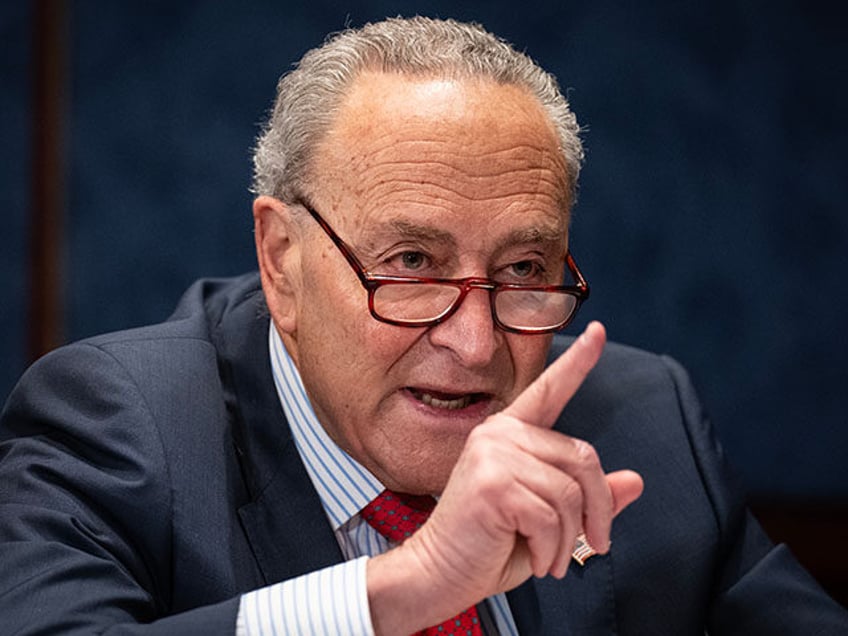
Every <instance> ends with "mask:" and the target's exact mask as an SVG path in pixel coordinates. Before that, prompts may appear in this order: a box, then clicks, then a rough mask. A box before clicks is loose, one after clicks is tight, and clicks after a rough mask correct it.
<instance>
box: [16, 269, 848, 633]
mask: <svg viewBox="0 0 848 636" xmlns="http://www.w3.org/2000/svg"><path fill="white" fill-rule="evenodd" d="M268 320H269V319H268V317H267V315H266V313H265V311H264V304H263V301H262V296H261V290H260V288H259V285H258V278H257V276H255V275H250V276H245V277H242V278H240V279H235V280H217V281H216V280H207V281H200V282H198V283H197V284H195V285H194V286H193V287H192V288H191V289H190V290H189V291H188V292H187V293H186V295H185V297H184V298H183V300H182V301H181V303H180V305H179V306H178V308H177V310H176V312H175V314H174V315H173V316H172V318H171V319H170V320H169V321H168V322H166V323H164V324H161V325H157V326H153V327H148V328H143V329H136V330H132V331H125V332H121V333H116V334H110V335H106V336H102V337H98V338H94V339H91V340H87V341H84V342H81V343H78V344H75V345H71V346H68V347H64V348H62V349H59V350H57V351H55V352H53V353H51V354H50V355H48V356H46V357H45V358H43V359H42V360H40V361H39V362H38V363H36V364H35V365H34V366H33V367H32V368H31V369H30V370H29V371H28V372H27V373H26V375H25V376H24V377H23V379H22V380H21V382H20V383H19V385H18V386H17V388H16V389H15V391H14V392H13V393H12V395H11V397H10V398H9V401H8V403H7V405H6V408H5V410H4V412H3V415H2V425H0V440H2V446H0V633H2V634H30V633H32V634H34V633H39V634H42V633H45V634H46V633H49V634H55V633H84V634H91V633H109V634H112V633H139V634H141V633H143V634H153V633H157V634H204V635H206V634H226V635H228V636H229V635H232V634H233V633H234V624H235V618H236V614H237V610H238V603H239V595H240V594H241V593H242V592H245V591H248V590H252V589H255V588H257V587H260V586H263V585H267V584H269V583H273V582H276V581H280V580H283V579H287V578H290V577H295V576H297V575H299V574H303V573H305V572H309V571H312V570H315V569H318V568H322V567H325V566H328V565H331V564H334V563H337V562H339V561H340V560H341V558H342V557H341V554H340V552H339V548H338V546H337V544H336V541H335V538H334V536H333V533H332V531H331V529H330V527H329V524H328V522H327V520H326V518H325V517H324V513H323V511H322V508H321V505H320V503H319V500H318V496H317V494H316V493H315V491H314V490H313V488H312V485H311V483H310V481H309V478H308V476H307V474H306V472H305V469H304V468H303V466H302V464H301V462H300V460H299V457H298V454H297V451H296V450H295V447H294V444H293V442H292V439H291V436H290V433H289V429H288V426H287V424H286V421H285V419H284V416H283V413H282V409H281V408H280V404H279V402H278V399H277V395H276V392H275V390H274V386H273V381H272V377H271V370H270V364H269V360H268V352H267V333H268V324H269V323H268ZM565 344H567V341H566V340H559V339H558V340H557V341H556V343H555V347H554V348H555V351H554V352H553V354H554V355H555V354H556V353H559V352H560V351H561V350H562V349H563V347H564V346H565ZM558 428H559V429H560V430H562V431H565V432H567V433H568V434H570V435H575V436H578V437H582V438H584V439H587V440H589V441H590V442H591V443H592V444H594V445H595V447H596V448H597V450H598V452H599V453H600V456H601V459H602V462H603V463H604V465H605V468H606V469H609V470H612V469H617V468H624V467H628V468H633V469H635V470H637V471H639V472H640V473H641V474H642V475H643V476H644V478H645V493H644V495H643V496H642V498H641V499H640V500H639V501H637V502H636V503H635V504H633V505H632V506H631V507H630V508H628V509H627V510H625V511H624V512H623V513H622V514H621V515H620V517H619V518H618V519H617V520H616V522H615V524H614V527H613V537H612V541H613V548H612V552H611V553H610V554H609V555H607V556H596V557H593V558H592V559H590V560H589V561H588V562H587V564H586V565H585V567H582V568H581V567H578V566H576V565H572V567H571V569H570V570H569V573H568V575H567V577H566V578H565V579H564V580H563V581H556V580H553V579H543V580H531V581H529V582H527V583H526V584H524V585H522V586H521V587H519V588H518V589H516V590H514V591H513V592H511V593H510V594H509V599H510V604H511V607H512V611H513V614H514V616H515V619H516V622H517V623H518V626H519V629H520V630H521V633H522V634H612V633H618V634H672V635H679V634H702V633H703V632H704V629H705V627H707V628H709V630H710V633H715V634H762V633H768V634H778V633H786V634H813V633H827V634H831V633H832V634H836V633H848V631H843V630H846V625H848V622H846V618H845V617H846V614H845V613H843V610H842V609H841V608H840V607H839V606H838V605H837V604H835V603H834V602H833V601H831V600H830V599H829V598H828V597H827V596H826V595H824V594H823V593H822V591H821V590H820V589H819V588H818V587H817V586H816V584H815V583H814V582H813V581H812V580H811V579H810V577H809V576H808V575H807V574H805V573H804V572H803V571H802V570H801V569H800V568H799V567H798V566H797V564H796V563H795V561H794V560H793V558H792V557H791V556H790V554H789V553H788V552H787V550H786V549H785V548H782V547H774V546H772V545H771V544H770V543H769V542H768V541H767V539H766V538H765V537H764V535H763V533H762V531H761V530H760V528H759V527H758V526H757V524H756V523H755V522H754V521H753V520H752V518H751V517H750V515H749V514H748V513H747V512H746V510H745V508H744V505H743V503H742V501H741V499H740V497H739V494H738V491H737V490H735V489H734V488H733V487H731V486H730V485H729V484H730V481H729V479H728V477H727V476H726V474H725V469H724V467H723V463H722V453H721V450H720V448H719V447H718V446H717V445H716V443H715V441H714V439H713V437H712V433H711V431H710V427H709V425H708V424H707V421H706V420H705V418H704V415H703V413H702V412H701V410H700V407H699V405H698V402H697V400H696V397H695V394H694V393H693V390H692V388H691V386H690V384H689V382H688V380H687V378H686V376H685V374H684V372H683V371H682V370H681V368H680V367H679V366H678V365H677V364H675V363H674V362H672V361H671V360H669V359H667V358H662V357H657V356H653V355H650V354H647V353H644V352H639V351H636V350H633V349H629V348H625V347H621V346H615V345H609V346H608V347H607V349H606V351H605V353H604V356H603V358H602V360H601V362H600V363H599V365H598V366H597V368H596V369H595V370H594V371H593V372H592V373H591V374H590V376H589V378H588V379H587V381H586V382H585V384H584V385H583V387H582V388H581V389H580V391H579V392H578V394H577V396H576V397H575V398H574V400H572V402H571V403H570V404H569V405H568V407H567V408H566V410H565V411H564V413H563V416H562V417H561V419H560V422H559V423H558Z"/></svg>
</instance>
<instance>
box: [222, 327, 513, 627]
mask: <svg viewBox="0 0 848 636" xmlns="http://www.w3.org/2000/svg"><path fill="white" fill-rule="evenodd" d="M268 345H269V350H270V355H271V369H272V371H273V374H274V384H275V385H276V387H277V394H278V396H279V398H280V403H281V404H282V407H283V411H284V412H285V414H286V419H287V420H288V423H289V426H290V427H291V430H292V436H293V438H294V441H295V444H296V446H297V450H298V453H300V457H301V459H302V460H303V464H304V466H305V467H306V470H307V472H308V473H309V477H310V478H311V479H312V483H313V485H314V486H315V490H316V491H318V495H319V496H320V498H321V503H322V504H323V506H324V512H325V513H326V515H327V519H328V520H329V522H330V525H331V526H332V527H333V530H334V532H335V536H336V539H337V540H338V542H339V546H340V547H341V551H342V554H343V555H344V557H345V558H346V559H347V561H346V562H344V563H341V564H339V565H335V566H332V567H329V568H325V569H323V570H318V571H317V572H311V573H309V574H305V575H303V576H300V577H297V578H295V579H291V580H288V581H283V582H281V583H277V584H275V585H270V586H268V587H264V588H261V589H259V590H255V591H253V592H249V593H247V594H245V595H243V596H242V598H241V605H240V608H239V614H238V621H237V624H236V635H237V636H258V635H266V634H310V635H312V634H314V635H316V636H317V635H319V634H320V635H331V634H332V635H348V634H349V635H351V636H353V635H360V634H361V635H372V634H373V633H374V628H373V626H372V624H371V616H370V609H369V606H368V592H367V589H366V583H365V564H366V561H367V559H368V558H369V557H372V556H376V555H378V554H382V553H383V552H385V551H386V550H388V549H389V548H391V547H392V543H391V542H390V541H388V540H387V539H385V538H384V537H383V536H382V535H380V533H378V532H377V531H376V530H374V529H373V528H372V527H371V526H370V525H368V523H366V522H365V521H364V520H363V519H362V517H361V516H360V515H359V511H360V510H362V508H363V507H364V506H365V505H366V504H367V503H368V502H370V501H371V500H372V499H374V497H376V496H377V495H378V494H379V493H380V492H382V491H383V485H382V484H381V483H380V482H379V481H378V480H377V478H376V477H374V475H372V474H371V473H370V472H368V471H367V470H366V469H365V468H364V467H363V466H362V465H361V464H359V462H357V461H356V460H355V459H353V458H352V457H351V456H350V455H348V454H347V453H346V452H345V451H344V450H342V449H341V448H339V446H338V445H336V444H335V442H333V441H332V440H331V439H330V437H329V435H327V433H326V431H325V430H324V428H323V427H322V426H321V424H320V423H319V422H318V419H317V418H316V416H315V412H314V411H313V410H312V405H311V404H310V402H309V398H308V397H307V395H306V390H305V389H304V388H303V383H302V381H301V379H300V374H299V373H298V371H297V368H296V367H295V366H294V362H293V361H292V359H291V357H289V355H288V352H287V351H286V349H285V346H283V343H282V340H281V339H280V336H279V334H278V333H277V330H276V329H275V328H274V325H273V323H272V324H271V328H270V330H269V336H268ZM487 602H488V605H489V609H490V611H491V614H492V616H493V618H494V621H495V623H496V625H497V629H498V633H499V634H503V635H505V636H518V630H517V629H516V627H515V623H514V621H513V619H512V614H511V612H510V610H509V605H508V604H507V600H506V596H505V595H503V594H499V595H497V596H493V597H491V598H489V599H488V600H487Z"/></svg>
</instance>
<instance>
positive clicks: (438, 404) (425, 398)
mask: <svg viewBox="0 0 848 636" xmlns="http://www.w3.org/2000/svg"><path fill="white" fill-rule="evenodd" d="M421 401H422V402H424V404H426V405H427V406H432V407H434V408H437V409H448V410H449V411H454V410H456V409H464V408H465V407H466V406H468V405H469V404H471V396H470V395H465V396H463V397H459V398H456V399H455V400H440V399H439V398H435V397H433V396H432V395H430V394H429V393H422V394H421Z"/></svg>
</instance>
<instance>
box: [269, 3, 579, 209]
mask: <svg viewBox="0 0 848 636" xmlns="http://www.w3.org/2000/svg"><path fill="white" fill-rule="evenodd" d="M363 71H378V72H386V73H400V74H404V75H417V76H434V77H442V78H449V79H470V78H490V79H492V80H493V81H495V82H498V83H501V84H510V85H515V86H519V87H523V88H525V89H527V90H528V92H529V93H530V94H531V95H533V96H535V97H536V98H537V99H538V100H539V102H540V104H541V105H542V108H543V109H544V111H545V112H546V113H547V114H548V116H549V117H550V120H551V122H552V124H553V126H554V128H555V129H556V132H557V134H558V136H559V142H560V150H561V151H562V154H563V157H564V159H565V163H566V166H567V169H568V175H567V178H568V187H569V191H568V192H566V193H563V194H564V195H565V196H566V197H567V200H568V201H569V203H571V202H573V201H574V198H575V195H576V190H577V177H578V175H579V172H580V166H581V164H582V162H583V146H582V143H581V141H580V136H579V135H580V128H579V126H578V125H577V118H576V117H575V116H574V113H572V112H571V109H570V108H569V105H568V100H566V98H565V96H564V95H563V94H562V92H561V91H560V89H559V86H558V84H557V81H556V78H555V77H554V76H553V75H551V74H550V73H548V72H547V71H545V70H544V69H542V68H541V67H540V66H539V65H538V64H536V63H535V62H534V61H533V60H532V59H530V57H528V56H527V55H525V54H524V53H521V52H519V51H516V50H515V49H514V48H513V47H512V46H511V45H510V44H509V43H508V42H506V41H505V40H503V39H501V38H498V37H497V36H495V35H493V34H491V33H489V32H488V31H486V30H485V29H484V28H483V27H482V26H480V25H479V24H466V23H462V22H456V21H455V20H437V19H431V18H424V17H420V16H419V17H413V18H390V19H387V20H384V21H382V22H377V23H373V24H366V25H365V26H364V27H362V28H360V29H348V30H345V31H342V32H340V33H337V34H335V35H332V36H330V37H328V39H327V40H326V42H325V43H324V44H323V45H322V46H320V47H318V48H315V49H312V50H311V51H308V52H307V53H306V54H305V55H304V56H303V58H302V59H301V60H300V62H299V63H298V64H297V65H296V67H295V69H294V70H293V71H291V72H290V73H287V74H286V75H283V77H281V78H280V81H279V82H278V84H277V99H276V102H275V104H274V109H273V111H272V113H271V116H270V118H269V120H268V122H267V123H266V125H265V127H264V128H263V131H262V133H261V135H260V136H259V139H258V141H257V144H256V148H255V151H254V156H253V164H254V178H253V187H252V191H253V193H254V194H256V195H261V194H268V195H271V196H274V197H277V198H279V199H282V200H283V201H287V202H292V201H294V200H295V199H296V198H297V197H298V196H299V195H301V194H302V193H303V192H304V190H305V188H306V186H307V178H308V172H309V168H310V159H311V154H310V153H311V151H312V149H313V148H315V147H316V146H317V145H318V142H320V141H321V139H322V136H323V135H324V134H325V133H326V131H327V130H328V129H329V128H330V126H331V125H332V123H333V120H334V117H335V113H336V112H337V111H338V108H339V106H340V104H341V102H342V101H343V99H344V97H345V95H346V90H347V88H348V87H349V86H350V85H351V83H352V82H353V81H354V80H355V79H356V78H357V76H358V75H359V74H360V73H362V72H363Z"/></svg>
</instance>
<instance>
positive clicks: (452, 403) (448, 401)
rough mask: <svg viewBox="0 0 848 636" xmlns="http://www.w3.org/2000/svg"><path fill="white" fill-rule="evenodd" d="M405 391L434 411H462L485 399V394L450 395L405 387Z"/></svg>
mask: <svg viewBox="0 0 848 636" xmlns="http://www.w3.org/2000/svg"><path fill="white" fill-rule="evenodd" d="M407 390H408V391H409V392H410V393H411V394H412V396H413V397H414V398H415V399H416V400H418V401H419V402H423V403H424V404H426V405H427V406H431V407H433V408H435V409H444V410H447V411H456V410H459V409H464V408H467V407H469V406H471V405H472V404H475V403H477V402H480V401H482V400H485V399H486V398H487V395H486V394H485V393H462V394H451V393H442V392H439V391H424V390H421V389H416V388H413V387H407Z"/></svg>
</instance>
